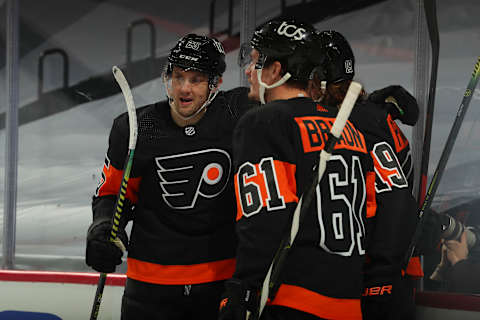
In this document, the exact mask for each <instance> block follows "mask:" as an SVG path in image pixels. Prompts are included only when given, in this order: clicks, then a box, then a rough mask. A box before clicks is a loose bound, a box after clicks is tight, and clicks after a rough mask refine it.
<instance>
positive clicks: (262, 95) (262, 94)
mask: <svg viewBox="0 0 480 320" xmlns="http://www.w3.org/2000/svg"><path fill="white" fill-rule="evenodd" d="M291 76H292V75H291V74H290V73H289V72H287V73H285V75H284V76H283V77H282V78H281V79H280V80H278V81H277V82H275V83H274V84H271V85H268V84H266V83H265V82H263V81H262V69H258V70H257V79H258V84H260V88H259V89H258V95H259V96H260V97H259V98H260V102H261V103H262V104H265V89H272V88H276V87H278V86H281V85H282V84H284V83H285V82H287V80H288V79H290V77H291Z"/></svg>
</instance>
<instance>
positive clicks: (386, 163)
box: [350, 100, 423, 295]
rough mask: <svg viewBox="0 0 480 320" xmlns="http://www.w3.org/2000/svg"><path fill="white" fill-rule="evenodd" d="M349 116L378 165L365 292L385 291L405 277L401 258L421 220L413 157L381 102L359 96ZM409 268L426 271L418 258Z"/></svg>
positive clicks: (410, 271)
mask: <svg viewBox="0 0 480 320" xmlns="http://www.w3.org/2000/svg"><path fill="white" fill-rule="evenodd" d="M350 120H351V121H352V122H353V123H354V124H355V125H356V126H358V128H359V129H360V130H361V131H362V132H363V133H364V135H365V140H366V143H367V145H368V149H369V150H370V153H371V155H372V159H373V161H374V165H375V173H376V178H375V189H376V193H377V197H376V199H377V214H376V216H375V219H373V220H371V221H370V222H371V223H370V226H369V227H370V228H371V230H370V232H369V234H370V236H369V242H368V246H367V257H368V258H367V265H366V270H365V275H366V281H367V283H366V286H367V288H366V291H365V292H364V294H365V295H377V294H381V291H379V290H378V288H380V290H381V288H383V287H385V288H387V289H388V288H391V284H392V279H396V278H399V277H400V276H401V273H402V270H401V263H402V259H403V257H404V255H405V252H406V250H407V248H408V245H409V243H410V240H411V239H412V237H413V233H414V231H415V226H416V224H417V203H416V201H415V199H414V198H413V196H412V190H411V186H412V182H413V165H412V157H411V153H410V146H409V143H408V140H407V139H406V138H405V136H404V134H403V133H402V131H401V130H400V128H399V127H398V126H397V124H396V123H395V121H394V120H393V119H392V117H391V115H390V114H388V113H387V112H386V111H385V108H383V107H382V106H380V105H377V104H375V103H372V102H371V101H369V100H362V101H359V102H357V104H356V106H355V107H354V108H353V111H352V114H351V116H350ZM406 272H407V273H408V274H409V275H411V276H415V277H421V276H423V273H422V269H421V265H420V261H419V258H418V257H415V258H414V259H412V260H411V262H410V264H409V266H408V268H407V270H406ZM372 288H373V289H372ZM372 290H373V291H372ZM370 291H372V292H370Z"/></svg>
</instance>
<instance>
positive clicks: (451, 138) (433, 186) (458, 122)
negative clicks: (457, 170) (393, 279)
mask: <svg viewBox="0 0 480 320" xmlns="http://www.w3.org/2000/svg"><path fill="white" fill-rule="evenodd" d="M479 76H480V56H479V57H478V59H477V63H476V64H475V67H474V69H473V73H472V77H471V78H470V82H469V83H468V86H467V89H466V90H465V94H464V95H463V99H462V102H461V103H460V106H459V107H458V111H457V116H456V118H455V121H454V122H453V125H452V129H451V130H450V133H449V135H448V138H447V142H446V144H445V147H444V148H443V151H442V155H441V156H440V160H438V164H437V168H436V169H435V173H434V174H433V177H432V181H431V182H430V185H429V186H428V190H427V193H426V194H425V199H424V200H423V204H422V206H421V207H420V210H419V212H418V219H419V221H418V223H417V227H416V229H415V233H414V234H413V238H412V240H411V241H410V245H409V246H408V251H407V253H406V255H405V257H404V261H403V265H402V267H403V268H404V270H406V269H405V268H406V267H407V265H408V262H409V261H410V258H411V257H412V255H413V253H414V251H415V247H416V245H417V243H418V240H419V239H420V235H421V233H422V227H423V224H424V222H425V218H424V216H425V215H424V214H433V213H429V212H427V213H425V211H426V210H427V209H428V208H430V206H431V204H432V200H433V197H434V196H435V192H436V191H437V188H438V185H439V184H440V180H441V179H442V175H443V172H444V171H445V166H446V165H447V162H448V158H449V157H450V154H451V153H452V148H453V145H454V144H455V140H456V139H457V135H458V132H459V130H460V127H461V126H462V122H463V118H464V117H465V114H466V112H467V109H468V106H469V104H470V100H471V99H472V95H473V92H474V90H475V87H476V86H477V83H478V78H479Z"/></svg>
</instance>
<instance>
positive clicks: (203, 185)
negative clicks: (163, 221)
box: [155, 149, 232, 209]
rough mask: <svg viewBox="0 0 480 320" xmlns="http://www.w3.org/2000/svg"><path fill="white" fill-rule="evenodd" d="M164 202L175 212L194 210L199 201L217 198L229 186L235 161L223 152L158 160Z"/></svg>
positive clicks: (202, 152)
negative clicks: (178, 210) (177, 210)
mask: <svg viewBox="0 0 480 320" xmlns="http://www.w3.org/2000/svg"><path fill="white" fill-rule="evenodd" d="M155 162H156V164H157V167H158V170H157V173H158V176H159V178H160V187H161V188H162V191H163V194H162V198H163V200H164V201H165V203H166V204H167V205H168V206H169V207H170V208H172V209H191V208H193V207H194V206H195V203H196V202H197V201H199V199H200V198H214V197H216V196H218V195H219V194H220V193H222V191H223V190H224V189H225V187H226V186H227V183H228V180H229V177H230V172H231V167H232V161H231V159H230V155H229V154H228V153H227V152H226V151H224V150H220V149H207V150H201V151H195V152H188V153H182V154H176V155H171V156H165V157H157V158H155Z"/></svg>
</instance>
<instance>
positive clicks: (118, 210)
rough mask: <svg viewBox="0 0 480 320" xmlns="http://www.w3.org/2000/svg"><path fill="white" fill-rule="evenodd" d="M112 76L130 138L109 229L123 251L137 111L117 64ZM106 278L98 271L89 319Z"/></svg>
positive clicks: (97, 307) (95, 310) (92, 317)
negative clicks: (121, 229)
mask: <svg viewBox="0 0 480 320" xmlns="http://www.w3.org/2000/svg"><path fill="white" fill-rule="evenodd" d="M112 72H113V76H114V77H115V80H116V81H117V83H118V85H119V86H120V89H122V93H123V97H124V98H125V102H126V104H127V110H128V123H129V126H130V140H129V143H128V155H127V159H126V163H125V170H124V172H123V178H122V182H121V184H120V190H119V191H118V195H117V201H116V202H115V211H114V215H113V217H112V230H111V231H110V239H109V240H110V241H111V242H112V243H114V244H115V245H116V246H118V247H119V248H120V249H121V250H122V251H125V250H126V249H125V246H124V245H123V243H122V241H120V239H119V238H118V237H117V232H118V228H119V225H120V219H121V218H122V211H123V204H124V201H125V195H126V194H127V185H128V179H129V178H130V172H131V170H132V164H133V154H134V153H135V145H136V144H137V134H138V128H137V111H136V109H135V103H134V102H133V97H132V91H131V90H130V86H129V85H128V82H127V79H125V76H124V75H123V73H122V70H120V68H118V67H117V66H114V67H113V68H112ZM106 279H107V274H106V273H100V278H99V279H98V284H97V291H96V292H95V299H94V300H93V306H92V312H91V314H90V320H96V319H97V317H98V312H99V310H100V304H101V303H102V295H103V289H104V287H105V281H106Z"/></svg>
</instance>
